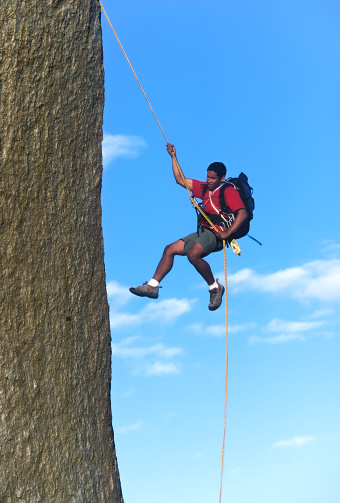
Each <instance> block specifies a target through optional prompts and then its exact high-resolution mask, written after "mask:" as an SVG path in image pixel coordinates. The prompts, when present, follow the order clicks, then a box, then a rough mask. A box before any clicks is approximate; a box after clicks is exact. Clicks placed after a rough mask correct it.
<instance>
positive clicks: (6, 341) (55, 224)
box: [0, 0, 123, 503]
mask: <svg viewBox="0 0 340 503" xmlns="http://www.w3.org/2000/svg"><path fill="white" fill-rule="evenodd" d="M0 79H1V81H0V85H1V111H0V141H1V148H0V155H1V160H0V163H1V166H0V170H1V171H0V198H1V201H0V203H1V204H0V243H1V244H0V312H1V318H0V503H12V502H18V501H20V502H29V503H37V502H42V503H49V502H60V503H73V502H88V503H96V502H105V503H107V502H110V503H111V502H113V503H121V502H122V501H123V499H122V495H121V489H120V482H119V475H118V468H117V462H116V456H115V448H114V440H113V431H112V421H111V405H110V381H111V343H110V328H109V313H108V304H107V296H106V286H105V271H104V260H103V259H104V251H103V239H102V229H101V203H100V195H101V175H102V158H101V141H102V115H103V102H104V87H103V55H102V42H101V26H100V6H99V4H98V2H97V0H72V1H69V0H68V1H63V0H44V1H41V0H2V1H1V9H0Z"/></svg>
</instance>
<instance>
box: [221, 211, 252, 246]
mask: <svg viewBox="0 0 340 503" xmlns="http://www.w3.org/2000/svg"><path fill="white" fill-rule="evenodd" d="M235 215H236V216H235V220H234V221H233V223H232V224H231V226H230V227H229V229H228V230H226V231H220V232H219V233H218V234H217V235H218V237H219V238H220V239H225V240H228V239H229V237H230V236H231V235H232V234H234V232H236V231H237V230H238V229H239V228H240V227H241V225H242V224H243V223H244V222H245V220H247V218H248V213H247V210H245V209H244V208H241V209H240V210H237V211H236V213H235Z"/></svg>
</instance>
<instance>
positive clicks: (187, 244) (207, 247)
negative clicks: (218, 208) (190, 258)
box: [181, 227, 223, 256]
mask: <svg viewBox="0 0 340 503" xmlns="http://www.w3.org/2000/svg"><path fill="white" fill-rule="evenodd" d="M181 239H182V241H184V250H183V255H188V252H189V251H190V249H191V248H192V246H193V244H194V243H199V244H200V245H201V246H202V247H203V248H204V251H205V255H204V256H206V255H209V253H213V252H218V251H221V250H222V249H223V243H222V241H221V240H220V239H218V237H217V236H215V234H214V233H213V231H210V230H209V229H206V228H205V227H199V229H198V232H193V233H192V234H189V235H188V236H186V237H185V238H181Z"/></svg>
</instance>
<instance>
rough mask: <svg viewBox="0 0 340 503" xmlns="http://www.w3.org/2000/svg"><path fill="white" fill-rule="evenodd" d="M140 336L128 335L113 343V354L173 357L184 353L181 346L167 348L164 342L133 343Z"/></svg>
mask: <svg viewBox="0 0 340 503" xmlns="http://www.w3.org/2000/svg"><path fill="white" fill-rule="evenodd" d="M138 340H140V337H127V338H126V339H123V340H122V341H120V342H119V343H117V344H116V343H113V344H112V354H113V355H114V356H119V357H121V358H144V357H145V356H148V355H157V356H159V357H163V358H172V357H174V356H177V355H179V354H181V353H182V350H181V348H175V347H173V348H167V347H165V346H163V344H155V345H152V346H136V345H133V344H134V343H135V342H136V341H138Z"/></svg>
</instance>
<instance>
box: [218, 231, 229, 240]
mask: <svg viewBox="0 0 340 503" xmlns="http://www.w3.org/2000/svg"><path fill="white" fill-rule="evenodd" d="M229 236H230V232H229V230H228V231H219V232H218V233H217V237H218V238H220V239H221V241H223V240H225V241H227V239H228V238H229Z"/></svg>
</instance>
